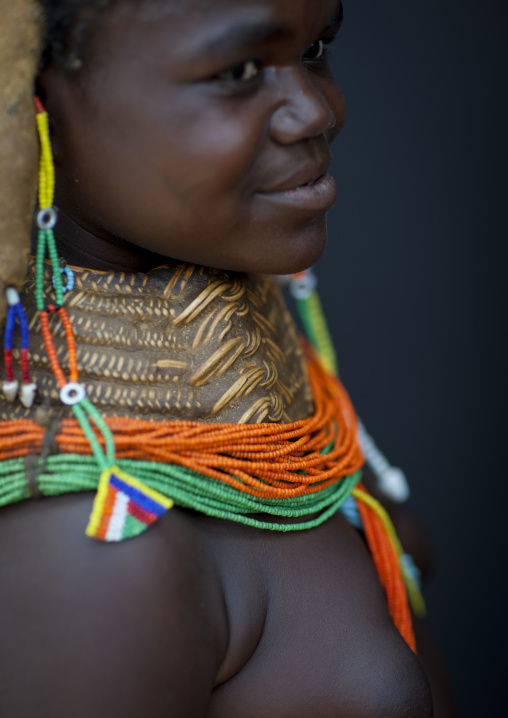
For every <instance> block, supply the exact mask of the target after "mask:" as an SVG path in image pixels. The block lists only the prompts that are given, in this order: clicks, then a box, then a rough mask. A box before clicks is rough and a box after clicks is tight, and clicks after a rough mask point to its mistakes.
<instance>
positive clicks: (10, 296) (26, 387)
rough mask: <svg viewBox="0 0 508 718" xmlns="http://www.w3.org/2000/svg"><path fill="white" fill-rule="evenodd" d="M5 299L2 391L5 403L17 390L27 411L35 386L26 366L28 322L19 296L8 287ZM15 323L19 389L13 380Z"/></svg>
mask: <svg viewBox="0 0 508 718" xmlns="http://www.w3.org/2000/svg"><path fill="white" fill-rule="evenodd" d="M5 298H6V300H7V318H6V323H5V330H4V366H5V381H4V382H3V384H2V391H3V393H4V396H5V398H6V399H7V401H10V402H13V401H14V400H15V398H16V396H17V395H18V390H19V398H20V400H21V402H22V404H23V406H25V407H26V408H27V409H29V408H30V407H31V406H32V405H33V403H34V400H35V394H36V392H37V385H36V384H35V383H34V382H33V381H32V380H31V379H30V371H29V366H28V349H29V332H28V322H27V319H26V314H25V310H24V308H23V304H22V303H21V300H20V298H19V294H18V292H17V291H16V290H15V289H14V288H13V287H8V288H7V289H6V292H5ZM16 321H17V323H18V324H19V328H20V333H21V348H20V364H21V389H19V381H18V380H17V379H15V378H14V368H13V356H12V350H13V347H14V331H15V328H16Z"/></svg>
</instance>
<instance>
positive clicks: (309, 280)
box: [289, 269, 317, 299]
mask: <svg viewBox="0 0 508 718" xmlns="http://www.w3.org/2000/svg"><path fill="white" fill-rule="evenodd" d="M316 287H317V279H316V276H315V274H314V273H313V272H312V271H311V270H310V269H307V271H306V272H305V273H304V274H303V275H302V276H297V277H296V278H295V277H293V279H292V280H291V284H290V285H289V291H290V292H291V294H292V296H293V297H294V298H295V299H307V297H309V296H310V295H311V294H312V292H313V291H314V290H315V289H316Z"/></svg>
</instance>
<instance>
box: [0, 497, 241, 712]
mask: <svg viewBox="0 0 508 718" xmlns="http://www.w3.org/2000/svg"><path fill="white" fill-rule="evenodd" d="M91 502H92V496H91V495H90V494H88V495H87V494H83V495H79V496H63V497H59V498H56V499H49V500H43V501H40V502H34V503H26V504H20V505H17V506H11V507H8V508H5V509H2V510H1V511H0V630H1V633H2V641H1V642H0V714H1V715H16V716H19V718H32V717H33V718H35V717H36V716H37V718H41V717H43V716H46V715H47V716H48V717H49V716H51V718H60V717H62V718H63V717H64V716H65V718H68V716H69V715H72V716H73V717H74V718H80V717H81V716H83V717H84V716H89V715H94V716H97V718H101V717H102V716H104V718H105V717H106V716H107V717H108V718H115V717H116V716H122V717H123V718H129V716H132V717H133V718H134V717H135V718H139V716H141V715H142V716H143V718H152V717H153V718H159V717H160V716H166V715H171V716H174V717H175V718H176V717H177V716H182V718H183V717H184V716H185V717H186V718H193V717H194V716H196V717H198V716H202V715H204V712H205V709H206V705H207V703H208V701H209V698H210V694H211V692H212V689H213V685H214V680H215V677H216V674H217V671H218V669H219V667H220V664H221V662H222V659H223V656H224V652H225V650H226V649H225V645H226V638H227V631H226V618H225V613H224V608H223V600H222V593H221V588H220V585H219V583H218V580H217V578H216V572H215V571H214V570H213V565H211V562H210V559H209V556H208V555H207V552H206V547H205V546H203V542H202V541H201V540H200V537H199V536H198V535H197V534H196V532H195V531H194V530H193V526H192V521H189V519H188V517H187V516H186V514H185V512H181V511H179V510H173V511H171V512H170V513H169V514H168V515H167V516H165V517H164V518H163V519H162V520H161V521H160V522H159V524H158V525H157V526H155V527H153V528H152V529H150V530H149V531H147V532H146V533H145V534H144V535H142V536H140V537H138V538H136V539H134V540H131V541H126V542H123V543H120V544H116V545H108V544H102V543H100V542H96V541H93V540H91V539H89V538H87V537H86V536H85V533H84V530H85V526H86V522H87V518H88V514H89V512H90V508H91Z"/></svg>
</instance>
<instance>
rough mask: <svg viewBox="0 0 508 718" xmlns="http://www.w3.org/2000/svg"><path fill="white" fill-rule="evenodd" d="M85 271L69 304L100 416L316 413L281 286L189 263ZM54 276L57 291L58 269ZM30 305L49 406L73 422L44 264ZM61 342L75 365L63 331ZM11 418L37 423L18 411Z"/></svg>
mask: <svg viewBox="0 0 508 718" xmlns="http://www.w3.org/2000/svg"><path fill="white" fill-rule="evenodd" d="M74 273H75V280H76V281H75V288H74V290H73V291H72V292H70V293H69V294H68V295H66V297H65V307H66V309H67V311H68V313H69V316H70V319H71V322H72V325H73V329H74V333H75V335H76V340H77V350H78V365H79V370H80V381H81V382H82V383H83V384H84V385H85V387H86V390H87V394H88V396H89V398H90V399H91V401H92V402H93V403H94V404H95V405H96V406H97V408H98V409H99V410H100V411H101V413H103V414H105V415H109V416H114V415H119V416H133V417H139V418H146V419H155V420H161V419H166V420H170V419H179V420H194V421H205V422H213V423H215V422H235V423H256V422H266V421H268V422H291V421H296V420H299V419H303V418H306V417H307V416H309V415H310V414H311V413H312V409H313V406H312V397H311V393H310V388H309V383H308V377H307V373H306V368H305V361H304V356H303V352H302V349H301V347H300V343H299V341H298V338H297V334H296V329H295V326H294V324H293V321H292V319H291V317H290V316H289V314H288V311H287V309H286V307H285V305H284V302H283V299H282V297H281V294H280V292H279V290H278V288H277V286H276V284H275V282H274V280H273V279H272V278H269V277H263V276H259V275H248V274H240V273H226V272H222V271H219V270H214V269H208V268H204V267H194V266H193V265H187V264H178V265H175V266H163V267H159V268H157V269H153V270H151V271H149V272H147V273H144V274H141V273H136V274H134V273H131V274H126V273H125V272H114V271H101V272H96V271H91V270H89V269H78V268H75V269H74ZM46 275H47V276H46V277H45V286H46V287H49V286H50V285H51V270H50V268H49V266H48V267H47V268H46ZM23 301H24V303H25V307H26V309H27V313H28V314H29V321H31V327H32V328H31V337H30V342H31V347H33V349H31V354H32V365H31V372H32V374H33V375H34V378H35V380H36V381H37V383H38V385H39V402H41V401H42V403H44V404H46V405H47V406H49V407H50V409H51V412H52V413H53V414H54V415H55V416H58V417H63V416H67V414H68V413H69V410H68V408H66V407H62V406H61V405H60V404H59V402H58V399H57V397H58V394H57V391H56V383H55V381H54V378H53V376H52V374H51V373H50V371H49V370H48V368H47V361H46V359H45V351H44V349H43V346H42V344H43V342H42V336H41V333H40V323H39V322H38V321H37V318H34V316H35V314H36V312H35V303H34V266H33V263H31V264H30V267H29V277H28V281H27V283H26V285H25V289H24V292H23ZM56 326H57V325H55V327H56ZM55 345H56V349H57V353H58V356H59V358H60V361H61V362H62V363H63V366H64V368H65V362H66V349H65V339H64V337H63V334H62V333H61V332H58V331H55ZM3 410H4V408H0V412H1V411H3ZM34 410H35V409H34ZM9 412H10V414H9V416H10V418H20V417H21V416H25V417H28V416H30V412H29V410H24V409H22V408H20V407H19V406H18V405H17V404H16V405H10V407H9ZM13 412H14V413H16V412H18V414H17V415H16V416H14V415H13ZM69 415H70V414H69Z"/></svg>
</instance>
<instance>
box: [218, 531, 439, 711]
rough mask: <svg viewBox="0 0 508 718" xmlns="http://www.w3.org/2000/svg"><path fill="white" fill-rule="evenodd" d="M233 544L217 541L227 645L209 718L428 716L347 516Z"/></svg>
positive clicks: (423, 691) (413, 664) (416, 669)
mask: <svg viewBox="0 0 508 718" xmlns="http://www.w3.org/2000/svg"><path fill="white" fill-rule="evenodd" d="M239 534H240V535H243V534H242V532H241V530H240V532H239ZM229 545H230V546H235V545H236V547H237V548H238V550H237V551H236V552H235V551H231V550H227V549H226V550H224V548H225V547H224V545H222V544H221V542H220V541H219V542H218V546H217V548H219V549H220V559H219V564H220V570H221V572H222V574H223V583H224V588H225V596H226V603H227V608H228V622H229V631H230V635H229V649H228V654H227V656H226V660H225V663H224V665H223V669H222V671H221V674H222V675H220V676H219V683H220V685H218V687H216V689H215V691H214V693H213V694H212V700H211V703H210V707H209V712H208V713H207V718H229V717H230V716H231V717H233V716H242V718H248V717H250V716H252V717H253V718H254V716H255V717H256V718H259V717H260V716H262V717H263V718H286V716H287V717H288V718H289V717H291V718H315V717H316V716H319V717H320V718H328V716H330V718H331V717H332V716H333V718H346V717H347V718H349V717H351V718H353V717H355V718H363V717H367V716H368V717H370V716H372V717H374V716H375V717H376V718H381V717H382V716H390V718H398V717H399V716H411V717H412V718H420V717H421V718H427V717H428V716H430V715H431V713H432V708H431V699H430V695H429V689H428V686H427V682H426V679H425V678H424V676H423V673H422V671H421V669H420V666H419V664H418V661H417V659H416V658H415V656H414V654H413V653H412V652H411V651H410V649H409V648H408V647H407V645H406V644H405V642H404V641H403V640H402V638H401V637H400V635H399V633H398V631H397V629H396V628H395V626H394V625H393V622H392V620H391V618H390V616H389V615H388V611H387V608H386V602H385V599H384V596H383V593H382V590H381V588H380V586H379V582H378V579H377V576H376V574H375V570H374V568H373V565H372V562H371V560H370V557H369V555H368V553H367V550H366V548H365V545H364V543H363V541H362V539H361V538H360V537H359V536H358V534H357V533H356V532H355V531H354V530H353V529H351V527H349V526H348V525H347V524H345V522H344V521H343V519H342V518H340V517H337V518H336V519H334V520H332V521H330V522H328V523H327V524H326V525H325V526H322V527H320V528H319V529H316V530H312V531H310V532H303V533H298V532H297V533H289V534H273V533H268V532H266V534H265V535H264V536H259V535H255V537H253V538H250V539H249V538H247V540H246V541H245V542H242V541H238V540H237V541H235V542H230V543H229Z"/></svg>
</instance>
